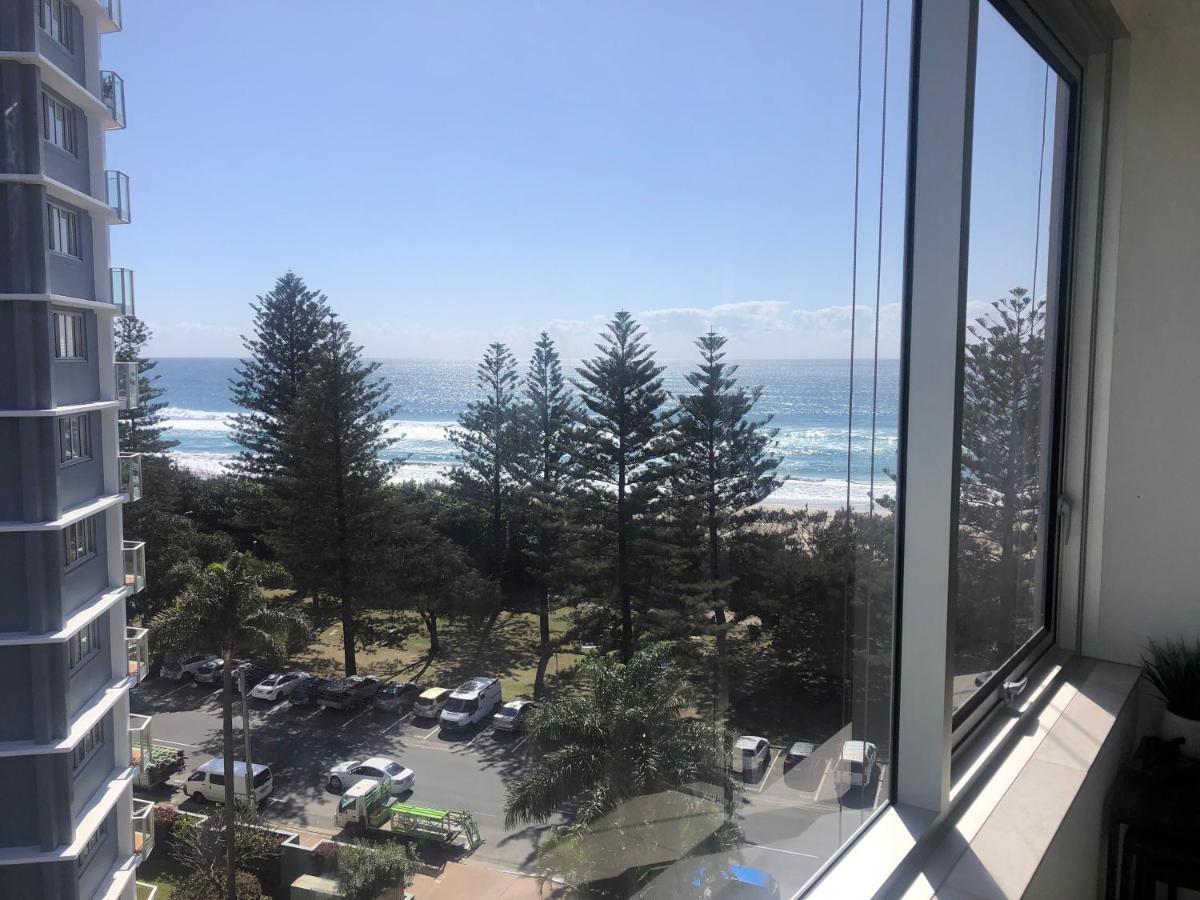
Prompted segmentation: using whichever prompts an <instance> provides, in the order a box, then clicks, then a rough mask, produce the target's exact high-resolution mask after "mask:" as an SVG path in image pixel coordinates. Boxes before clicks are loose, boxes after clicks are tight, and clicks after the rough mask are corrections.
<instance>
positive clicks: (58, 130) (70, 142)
mask: <svg viewBox="0 0 1200 900" xmlns="http://www.w3.org/2000/svg"><path fill="white" fill-rule="evenodd" d="M59 111H61V113H62V116H61V127H60V119H59V117H58V116H57V115H55V113H56V112H59ZM76 112H77V111H76V109H75V107H74V106H72V105H71V104H70V103H68V102H67V101H65V100H62V99H60V98H58V97H56V96H54V95H53V94H51V93H50V92H49V91H48V90H46V89H45V88H42V140H44V141H45V142H46V143H48V144H50V146H52V147H55V148H56V149H58V150H61V151H62V152H63V153H67V154H69V155H70V156H71V157H73V158H75V159H78V158H79V119H78V116H77V115H76ZM51 124H53V125H54V127H53V128H51ZM60 137H61V140H59V139H58V138H60Z"/></svg>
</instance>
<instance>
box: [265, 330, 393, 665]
mask: <svg viewBox="0 0 1200 900" xmlns="http://www.w3.org/2000/svg"><path fill="white" fill-rule="evenodd" d="M378 368H379V364H378V363H366V362H363V359H362V348H361V347H359V346H357V345H355V344H354V343H353V342H352V341H351V339H350V330H349V329H348V328H347V327H346V325H345V323H343V322H339V321H337V320H336V319H334V320H332V321H331V322H330V324H329V327H328V337H327V338H326V340H325V342H324V343H323V344H322V345H321V347H320V349H319V350H318V351H317V353H316V354H315V355H314V357H313V365H312V369H311V371H309V373H308V376H307V377H306V378H305V379H304V383H303V384H302V385H301V386H300V390H299V393H298V394H297V396H296V398H295V402H294V403H293V406H292V409H291V412H290V414H289V415H288V416H287V418H286V420H285V425H286V427H285V428H284V430H283V432H281V433H280V435H279V448H280V451H281V452H280V459H281V462H280V464H279V466H278V470H277V475H276V484H277V489H276V497H275V500H274V504H275V508H276V511H277V517H276V521H277V522H278V523H280V527H278V528H276V529H275V530H274V532H273V533H272V534H271V535H270V539H271V542H272V544H273V546H274V547H275V548H276V550H277V552H278V553H279V556H280V558H281V560H282V561H283V562H284V565H285V566H287V568H288V570H289V571H290V572H291V573H292V576H293V577H294V578H296V579H297V580H298V581H300V582H302V583H303V584H305V585H306V586H307V587H308V588H310V589H312V590H314V591H323V592H324V593H326V594H327V595H332V596H334V597H336V598H337V599H338V601H339V603H340V605H341V614H342V641H343V648H344V652H345V662H346V674H347V675H353V674H355V673H356V671H357V665H356V662H355V644H354V640H355V630H356V629H355V614H356V607H357V601H358V600H359V598H360V595H361V594H362V592H363V590H364V583H365V580H366V579H367V578H368V576H369V571H370V568H371V566H372V564H373V561H374V560H375V558H376V557H377V555H378V552H377V551H378V548H379V543H380V541H381V540H382V539H383V535H382V534H381V533H380V527H379V526H380V522H381V515H382V505H383V501H384V495H385V491H386V487H387V481H388V476H389V475H390V473H391V471H392V467H393V465H394V463H387V462H384V461H382V460H381V459H380V458H379V456H380V453H382V452H383V451H384V450H385V449H386V448H387V447H388V446H389V444H390V443H391V441H390V440H389V439H388V438H386V437H385V429H386V423H387V420H388V419H389V418H390V417H391V416H392V414H393V413H394V409H393V408H392V407H391V406H390V404H389V401H388V388H387V386H386V384H385V383H384V382H383V381H382V380H381V379H379V378H377V377H376V371H377V370H378Z"/></svg>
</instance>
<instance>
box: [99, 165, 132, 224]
mask: <svg viewBox="0 0 1200 900" xmlns="http://www.w3.org/2000/svg"><path fill="white" fill-rule="evenodd" d="M104 184H105V187H106V189H107V191H108V205H109V206H111V207H112V210H113V212H114V213H115V214H116V217H117V222H118V223H119V224H121V225H128V224H129V176H128V175H126V174H125V173H124V172H118V171H116V170H115V169H109V170H108V171H106V172H105V173H104Z"/></svg>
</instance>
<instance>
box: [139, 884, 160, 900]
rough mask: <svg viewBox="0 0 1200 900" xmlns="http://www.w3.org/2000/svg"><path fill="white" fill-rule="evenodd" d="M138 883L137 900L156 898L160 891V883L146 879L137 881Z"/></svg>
mask: <svg viewBox="0 0 1200 900" xmlns="http://www.w3.org/2000/svg"><path fill="white" fill-rule="evenodd" d="M135 884H136V885H137V900H154V896H155V895H156V894H157V893H158V885H157V884H150V883H149V882H146V881H138V882H135Z"/></svg>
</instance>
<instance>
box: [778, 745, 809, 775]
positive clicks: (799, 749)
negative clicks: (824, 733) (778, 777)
mask: <svg viewBox="0 0 1200 900" xmlns="http://www.w3.org/2000/svg"><path fill="white" fill-rule="evenodd" d="M816 752H817V745H816V744H814V743H813V742H812V741H796V743H794V744H792V746H790V747H788V752H787V756H785V757H784V758H783V771H785V772H786V771H787V770H788V769H790V768H792V766H796V765H799V764H800V763H802V762H804V761H805V760H806V759H808V758H809V757H810V756H812V755H813V754H814V753H816Z"/></svg>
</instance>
